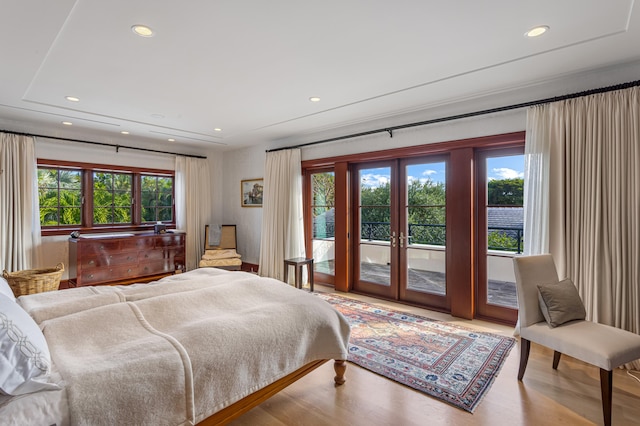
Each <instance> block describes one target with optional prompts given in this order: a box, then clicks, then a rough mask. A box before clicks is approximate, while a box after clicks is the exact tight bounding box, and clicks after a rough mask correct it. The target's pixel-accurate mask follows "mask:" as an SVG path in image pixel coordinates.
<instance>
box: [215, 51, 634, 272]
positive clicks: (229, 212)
mask: <svg viewBox="0 0 640 426" xmlns="http://www.w3.org/2000/svg"><path fill="white" fill-rule="evenodd" d="M638 75H640V62H635V63H632V64H624V65H620V66H616V67H610V68H607V69H602V70H598V71H590V72H585V73H580V74H575V75H571V76H566V77H564V78H561V79H558V80H555V81H545V82H532V83H531V85H529V86H528V87H526V88H521V89H518V90H505V91H503V92H501V93H494V94H491V95H489V96H486V97H483V98H479V99H470V100H463V101H460V102H458V103H456V104H452V105H446V106H442V107H439V108H432V109H429V110H425V111H415V112H408V113H406V114H403V115H402V116H389V117H381V118H379V119H378V120H376V121H373V122H366V123H359V124H353V125H349V126H345V127H342V128H336V129H331V130H327V131H322V132H315V133H311V132H310V133H309V134H307V135H305V136H302V137H300V136H298V137H296V138H295V139H294V138H292V139H283V140H279V141H255V143H256V144H257V146H256V147H255V148H247V149H242V150H238V151H232V152H227V153H225V161H224V176H225V189H224V193H225V206H224V213H223V218H224V221H225V222H228V223H236V224H237V225H238V245H239V246H240V247H239V248H240V250H241V251H242V252H243V253H242V254H243V260H244V261H246V262H251V263H257V261H258V258H259V250H260V231H261V223H262V214H261V213H262V209H255V208H241V207H240V198H239V197H240V194H239V191H240V189H239V186H240V180H241V179H249V178H255V177H262V176H263V174H264V158H265V150H267V149H273V148H283V147H290V146H295V145H299V144H300V145H301V144H305V143H312V142H315V141H319V140H323V139H329V138H333V137H339V136H343V135H348V134H353V133H358V132H364V131H370V130H374V129H381V128H385V127H390V126H395V125H402V124H407V123H414V122H420V121H426V120H430V119H435V118H442V117H448V116H452V115H456V114H463V113H469V112H475V111H483V110H487V109H492V108H497V107H503V106H507V105H514V104H519V103H523V102H529V101H536V100H540V99H548V98H551V97H554V96H561V95H566V94H571V93H577V92H581V91H584V90H589V89H594V88H600V87H606V86H610V85H615V84H620V83H625V82H630V81H634V80H637V79H638ZM525 127H526V109H516V110H510V111H505V112H499V113H492V114H487V115H481V116H477V117H473V118H467V119H462V120H456V121H449V122H444V123H439V124H433V125H427V126H421V127H413V128H408V129H404V130H397V131H395V132H394V135H393V138H390V137H389V135H388V134H387V133H379V134H374V135H369V136H363V137H359V138H352V139H346V140H341V141H337V142H330V143H323V144H318V145H311V146H308V147H303V148H302V160H303V161H304V160H311V159H317V158H326V157H334V156H340V155H348V154H356V153H362V152H372V151H379V150H386V149H391V148H400V147H406V146H414V145H422V144H429V143H437V142H445V141H452V140H458V139H465V138H475V137H481V136H488V135H496V134H501V133H510V132H516V131H523V130H525ZM229 179H231V180H230V181H229Z"/></svg>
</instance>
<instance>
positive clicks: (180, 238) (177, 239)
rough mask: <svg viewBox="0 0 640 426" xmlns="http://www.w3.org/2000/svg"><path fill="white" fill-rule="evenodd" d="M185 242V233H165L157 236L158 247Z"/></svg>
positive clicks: (178, 244)
mask: <svg viewBox="0 0 640 426" xmlns="http://www.w3.org/2000/svg"><path fill="white" fill-rule="evenodd" d="M183 244H184V235H180V234H178V235H163V236H161V237H157V238H156V247H158V248H160V247H171V246H180V245H183Z"/></svg>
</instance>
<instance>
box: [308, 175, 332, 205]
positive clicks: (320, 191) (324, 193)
mask: <svg viewBox="0 0 640 426" xmlns="http://www.w3.org/2000/svg"><path fill="white" fill-rule="evenodd" d="M311 188H312V189H311V191H312V194H313V205H314V206H334V205H335V198H336V190H335V189H336V185H335V175H334V173H333V172H325V173H314V174H312V175H311Z"/></svg>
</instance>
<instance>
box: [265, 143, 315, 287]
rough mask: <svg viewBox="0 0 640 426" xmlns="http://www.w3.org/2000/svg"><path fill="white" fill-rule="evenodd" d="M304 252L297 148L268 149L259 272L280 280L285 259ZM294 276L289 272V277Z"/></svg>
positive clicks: (298, 153) (299, 166)
mask: <svg viewBox="0 0 640 426" xmlns="http://www.w3.org/2000/svg"><path fill="white" fill-rule="evenodd" d="M304 255H305V248H304V222H303V216H302V170H301V164H300V150H299V149H289V150H283V151H275V152H268V153H267V157H266V161H265V176H264V197H263V204H262V237H261V239H260V262H259V263H260V268H259V271H258V273H259V274H260V275H261V276H263V277H271V278H276V279H282V278H283V277H282V274H283V273H284V259H289V258H295V257H303V256H304ZM292 272H293V271H292ZM294 275H295V274H293V273H290V274H289V276H290V277H291V276H294ZM290 282H291V280H290Z"/></svg>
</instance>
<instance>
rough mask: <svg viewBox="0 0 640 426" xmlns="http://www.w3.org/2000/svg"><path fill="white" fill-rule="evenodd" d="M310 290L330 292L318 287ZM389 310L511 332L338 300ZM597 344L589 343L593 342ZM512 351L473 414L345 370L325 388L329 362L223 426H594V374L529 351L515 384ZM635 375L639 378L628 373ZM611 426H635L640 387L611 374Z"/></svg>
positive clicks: (597, 404)
mask: <svg viewBox="0 0 640 426" xmlns="http://www.w3.org/2000/svg"><path fill="white" fill-rule="evenodd" d="M316 287H319V288H317V289H316V290H317V291H325V292H330V291H331V290H332V289H329V288H327V287H323V286H321V285H318V286H316ZM340 294H341V295H343V296H348V297H354V298H357V299H360V300H366V301H368V302H371V303H377V304H380V305H383V306H387V307H392V308H394V309H398V310H402V311H406V312H412V313H416V314H420V315H424V316H427V317H430V318H434V319H441V320H445V321H450V322H453V323H457V324H460V325H465V326H467V327H473V328H477V329H478V330H482V331H488V332H492V333H497V334H501V335H505V336H512V335H513V328H511V327H507V326H502V325H498V324H493V323H488V322H484V321H479V320H473V321H468V320H462V319H459V318H454V317H451V316H449V315H446V314H441V313H438V312H432V311H427V310H424V309H419V308H414V307H410V306H404V305H397V304H393V303H391V302H386V301H380V300H377V299H372V298H369V297H364V296H358V295H352V294H345V293H340ZM594 344H597V342H594ZM519 359H520V345H519V343H518V344H516V345H515V346H514V347H513V349H512V350H511V352H510V354H509V357H508V358H507V360H506V362H505V364H504V366H503V367H502V370H501V371H500V373H499V374H498V377H497V378H496V380H495V381H494V383H493V385H492V387H491V389H490V390H489V391H488V393H487V394H486V396H485V397H484V399H483V401H482V402H481V403H480V405H479V406H478V408H477V409H476V411H475V412H474V413H473V414H470V413H467V412H465V411H462V410H460V409H458V408H455V407H453V406H450V405H448V404H446V403H443V402H441V401H439V400H436V399H434V398H431V397H429V396H426V395H424V394H422V393H420V392H418V391H415V390H413V389H411V388H408V387H406V386H403V385H400V384H398V383H396V382H393V381H391V380H389V379H386V378H384V377H382V376H378V375H376V374H374V373H371V372H369V371H367V370H365V369H363V368H361V367H358V366H357V365H354V364H351V363H349V364H348V367H347V373H346V379H347V382H346V383H345V384H344V385H342V386H338V387H334V386H333V376H334V372H333V363H331V362H330V363H326V364H325V365H323V366H322V367H320V368H318V369H317V370H315V371H314V372H312V373H311V374H309V375H308V376H306V377H304V378H302V379H301V380H299V381H298V382H296V383H294V384H293V385H291V386H290V387H288V388H287V389H285V390H284V391H282V392H280V393H279V394H277V395H275V396H274V397H272V398H271V399H269V400H268V401H266V402H265V403H263V404H261V405H259V406H258V407H256V408H254V409H253V410H251V411H249V412H248V413H246V414H245V415H243V416H242V417H240V418H238V419H236V420H235V421H234V422H232V423H230V424H231V425H234V426H241V425H247V426H248V425H251V426H255V425H261V426H262V425H264V426H285V425H286V426H290V425H304V426H323V425H326V426H329V425H331V426H335V425H350V426H359V425H363V426H364V425H367V426H369V425H430V426H432V425H433V426H438V425H492V426H493V425H510V426H511V425H536V426H540V425H592V424H596V425H599V424H602V404H601V401H600V376H599V370H598V369H597V368H596V367H593V366H590V365H588V364H585V363H583V362H580V361H578V360H575V359H573V358H569V357H565V356H563V357H562V360H561V361H560V365H559V367H558V370H553V369H552V368H551V363H552V361H553V352H552V351H550V350H548V349H546V348H544V347H542V346H539V345H536V344H532V347H531V355H530V357H529V364H528V367H527V371H526V373H525V375H524V380H523V381H522V382H519V381H518V380H517V373H518V364H519ZM635 374H636V375H637V376H640V373H638V372H635ZM613 385H614V390H613V424H614V425H624V426H626V425H638V424H640V383H639V382H638V381H636V380H634V379H633V378H631V377H630V376H628V375H627V371H626V370H616V371H615V372H614V378H613Z"/></svg>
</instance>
